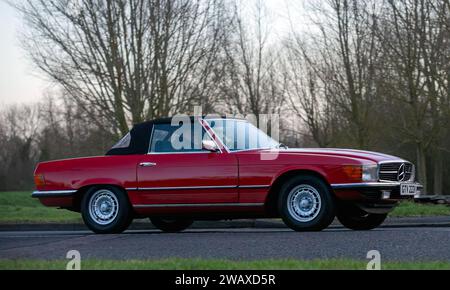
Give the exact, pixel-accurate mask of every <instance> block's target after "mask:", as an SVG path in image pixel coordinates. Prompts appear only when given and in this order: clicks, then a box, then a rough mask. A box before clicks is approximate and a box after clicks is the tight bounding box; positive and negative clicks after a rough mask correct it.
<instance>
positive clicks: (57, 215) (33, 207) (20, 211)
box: [0, 191, 81, 223]
mask: <svg viewBox="0 0 450 290" xmlns="http://www.w3.org/2000/svg"><path fill="white" fill-rule="evenodd" d="M53 222H54V223H78V222H81V217H80V214H78V213H74V212H70V211H68V210H60V209H57V208H50V207H45V206H43V205H42V204H41V203H40V202H39V200H37V199H35V198H32V197H31V191H21V192H0V223H53Z"/></svg>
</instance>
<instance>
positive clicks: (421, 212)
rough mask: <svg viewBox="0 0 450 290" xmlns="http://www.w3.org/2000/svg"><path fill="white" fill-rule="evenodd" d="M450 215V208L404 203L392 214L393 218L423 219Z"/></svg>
mask: <svg viewBox="0 0 450 290" xmlns="http://www.w3.org/2000/svg"><path fill="white" fill-rule="evenodd" d="M446 215H450V206H446V205H436V204H418V203H414V202H402V203H401V204H400V205H399V206H398V207H397V208H396V209H395V210H394V211H393V212H392V213H390V214H389V216H391V217H423V216H446Z"/></svg>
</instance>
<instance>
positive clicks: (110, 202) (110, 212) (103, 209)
mask: <svg viewBox="0 0 450 290" xmlns="http://www.w3.org/2000/svg"><path fill="white" fill-rule="evenodd" d="M118 212H119V201H118V200H117V197H116V195H115V194H114V193H113V192H111V191H109V190H106V189H102V190H99V191H97V192H95V193H94V194H93V195H92V197H91V199H90V200H89V215H90V216H91V218H92V219H93V220H94V221H95V222H96V223H98V224H99V225H108V224H110V223H111V222H113V221H114V219H115V218H116V217H117V214H118Z"/></svg>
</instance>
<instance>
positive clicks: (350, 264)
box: [0, 259, 450, 270]
mask: <svg viewBox="0 0 450 290" xmlns="http://www.w3.org/2000/svg"><path fill="white" fill-rule="evenodd" d="M367 263H368V261H358V260H344V259H330V260H312V261H304V260H260V261H239V262H238V261H230V260H202V259H166V260H128V261H120V260H114V261H113V260H86V261H84V260H81V269H82V270H341V269H346V270H347V269H348V270H365V269H366V266H367ZM66 264H67V261H63V260H54V261H48V260H0V270H64V269H65V268H66ZM381 268H382V269H385V270H402V269H405V270H438V269H441V270H442V269H446V270H449V269H450V263H449V262H409V263H404V262H383V261H382V263H381Z"/></svg>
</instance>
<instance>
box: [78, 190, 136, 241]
mask: <svg viewBox="0 0 450 290" xmlns="http://www.w3.org/2000/svg"><path fill="white" fill-rule="evenodd" d="M81 215H82V217H83V221H84V223H85V224H86V226H87V227H88V228H89V229H90V230H92V231H93V232H95V233H97V234H118V233H121V232H123V231H124V230H126V229H127V228H128V226H129V225H130V223H131V221H132V212H131V207H130V203H129V201H128V198H127V196H126V193H125V192H124V191H123V190H121V189H119V188H116V187H113V186H102V187H92V188H90V189H89V190H88V191H87V192H86V194H85V195H84V196H83V199H82V201H81Z"/></svg>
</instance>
